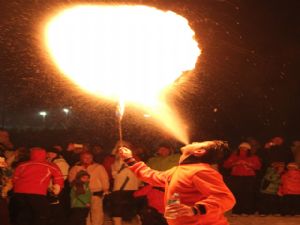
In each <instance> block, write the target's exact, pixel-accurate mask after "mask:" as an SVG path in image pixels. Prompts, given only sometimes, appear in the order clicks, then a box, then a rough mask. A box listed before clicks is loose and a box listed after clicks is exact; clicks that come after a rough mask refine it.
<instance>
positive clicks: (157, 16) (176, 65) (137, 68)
mask: <svg viewBox="0 0 300 225" xmlns="http://www.w3.org/2000/svg"><path fill="white" fill-rule="evenodd" d="M45 42H46V46H47V49H48V51H49V53H50V55H51V57H52V58H53V61H54V62H55V64H56V65H57V66H58V67H59V69H60V70H61V72H62V73H63V74H65V75H67V76H68V77H69V78H70V79H71V80H72V81H74V82H75V83H76V84H77V85H78V86H80V87H81V88H82V89H83V90H85V91H88V92H90V93H92V94H95V95H97V96H101V97H107V98H110V99H113V100H119V99H122V101H120V112H121V114H123V113H124V102H130V103H134V104H138V105H140V106H142V107H146V108H151V111H154V112H158V111H163V109H160V110H156V108H157V107H159V106H161V105H163V104H161V103H159V102H161V98H160V96H161V95H162V93H163V92H164V91H165V90H166V88H167V87H169V86H170V85H171V84H172V83H173V82H174V81H175V80H176V79H177V78H178V77H179V76H181V75H182V73H183V72H184V71H188V70H192V69H193V68H194V67H195V64H196V61H197V58H198V56H199V55H200V49H199V48H198V44H197V42H196V41H195V40H194V31H193V30H192V29H191V28H190V26H189V25H188V21H187V20H186V19H185V18H184V17H182V16H180V15H177V14H176V13H174V12H171V11H167V12H164V11H161V10H158V9H156V8H152V7H146V6H129V5H114V6H109V5H80V6H75V7H73V8H70V9H66V10H64V11H62V12H61V13H59V14H58V15H56V16H55V17H54V18H52V19H51V20H50V22H49V23H48V24H47V26H46V29H45ZM121 102H123V103H121ZM162 108H166V107H162ZM156 114H157V113H156ZM162 114H166V113H162ZM157 116H158V117H161V116H162V115H161V113H160V115H158V114H157ZM165 116H166V115H165ZM173 119H175V118H173ZM162 120H163V121H166V120H164V119H162ZM165 123H166V122H165ZM172 124H174V120H172V121H170V123H169V124H168V125H167V127H169V128H170V127H171V126H172ZM177 124H180V122H178V123H177ZM182 130H183V129H181V128H180V127H172V129H171V131H172V132H173V133H174V135H175V136H176V137H177V138H178V139H180V140H181V141H183V142H187V138H186V137H187V135H186V134H182ZM174 131H176V132H177V133H176V132H174ZM184 136H185V137H184Z"/></svg>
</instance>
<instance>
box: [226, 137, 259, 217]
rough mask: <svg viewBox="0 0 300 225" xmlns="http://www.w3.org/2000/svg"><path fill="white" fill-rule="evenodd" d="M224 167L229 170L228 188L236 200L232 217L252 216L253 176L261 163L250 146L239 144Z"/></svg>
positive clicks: (253, 202)
mask: <svg viewBox="0 0 300 225" xmlns="http://www.w3.org/2000/svg"><path fill="white" fill-rule="evenodd" d="M224 167H225V168H228V169H231V176H230V178H229V179H230V181H229V182H230V188H231V190H232V192H233V194H234V196H235V198H236V200H237V202H236V205H235V206H234V208H233V209H232V213H233V215H234V214H246V215H249V214H253V213H254V212H255V201H254V197H255V185H256V180H255V176H256V171H258V170H259V169H260V167H261V163H260V160H259V158H258V157H257V156H256V155H252V152H251V146H250V144H249V143H247V142H243V143H241V144H240V145H239V149H238V151H237V152H236V153H233V154H232V155H231V156H230V157H229V158H228V159H227V160H226V161H225V162H224Z"/></svg>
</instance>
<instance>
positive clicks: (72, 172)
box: [68, 166, 78, 183]
mask: <svg viewBox="0 0 300 225" xmlns="http://www.w3.org/2000/svg"><path fill="white" fill-rule="evenodd" d="M77 172H78V171H77V167H76V166H73V167H71V169H70V171H69V175H68V180H69V182H70V183H72V182H73V181H74V180H75V177H76V174H77Z"/></svg>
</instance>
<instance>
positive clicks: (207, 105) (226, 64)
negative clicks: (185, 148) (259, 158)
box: [0, 0, 300, 142]
mask: <svg viewBox="0 0 300 225" xmlns="http://www.w3.org/2000/svg"><path fill="white" fill-rule="evenodd" d="M0 2H1V3H0V4H1V5H0V21H1V22H0V31H1V33H0V127H2V128H6V129H9V130H11V131H12V133H13V134H15V138H16V140H19V141H20V140H21V139H22V138H20V133H22V132H23V133H22V134H23V135H24V134H25V133H24V130H26V133H27V135H28V134H30V132H34V131H33V130H35V129H44V128H46V129H47V132H49V130H52V131H53V132H54V130H55V132H56V134H55V135H56V136H57V138H58V139H57V141H62V140H66V139H68V138H71V137H73V138H74V137H75V136H76V137H77V138H80V137H81V138H82V137H83V136H84V138H82V141H85V140H87V139H89V138H90V139H93V140H94V141H99V142H106V141H107V140H111V141H115V140H116V139H117V137H118V136H117V135H118V133H117V123H116V119H115V103H112V102H108V101H107V100H104V99H96V98H94V97H93V96H90V95H88V94H86V93H83V92H81V91H79V90H78V88H76V87H75V86H74V85H73V84H71V83H70V82H69V81H67V80H66V79H65V78H64V77H63V76H61V74H59V72H58V71H57V70H56V68H54V67H53V66H51V64H50V63H49V60H47V58H46V57H45V52H44V49H43V48H42V46H41V40H40V37H41V35H40V31H41V26H42V23H43V21H44V20H45V19H46V18H48V17H49V16H51V15H52V14H53V13H54V12H55V11H56V10H59V9H61V8H64V7H68V6H70V5H73V4H76V3H99V2H116V3H119V2H121V3H143V4H146V5H150V6H155V7H157V8H160V9H163V10H172V11H175V12H177V13H179V14H181V15H183V16H184V17H186V18H187V19H188V20H189V21H190V25H191V26H192V28H193V29H194V30H195V32H196V39H197V40H198V42H199V45H200V47H201V50H202V55H201V56H200V58H199V62H198V64H197V67H196V69H195V71H194V72H193V74H192V75H189V77H188V78H186V80H187V82H185V83H183V84H180V83H179V84H177V86H176V88H174V90H176V91H174V92H173V93H170V101H171V102H172V104H173V105H174V108H175V109H176V110H178V111H179V112H180V114H181V116H182V118H184V120H185V121H187V124H188V126H189V127H190V136H191V139H192V140H199V139H206V138H226V139H229V140H232V141H239V140H241V139H243V138H245V137H248V136H253V137H256V138H259V139H260V140H265V139H267V138H269V137H271V136H274V135H283V136H285V137H286V138H288V139H290V140H292V139H295V138H299V137H300V119H299V117H300V107H299V103H300V79H299V75H300V69H299V62H300V44H299V42H300V20H299V15H297V14H298V13H299V9H300V1H298V0H161V1H158V0H152V1H151V0H144V1H142V0H139V1H71V0H69V1H66V0H47V1H42V0H41V1H39V0H35V1H30V0H26V1H24V0H10V1H4V0H1V1H0ZM63 107H69V108H70V109H71V112H70V114H69V116H68V117H67V116H66V115H65V114H63V113H62V111H61V110H62V108H63ZM40 110H46V111H48V112H49V113H50V114H49V116H47V117H46V120H45V122H43V121H42V118H41V117H40V116H39V115H38V112H39V111H40ZM152 120H153V119H151V118H150V119H145V118H144V117H143V112H140V111H139V109H135V108H133V107H129V108H128V109H127V111H126V116H125V118H124V124H123V125H124V132H125V137H126V138H127V139H134V140H139V142H143V140H146V139H147V138H149V137H150V136H152V137H154V136H160V135H162V133H161V129H160V128H159V127H158V126H156V125H155V124H154V122H153V121H152ZM29 130H30V131H29ZM44 132H46V131H44ZM66 133H68V135H67V136H66ZM17 134H19V135H17ZM31 134H32V133H31ZM55 135H54V136H55ZM64 135H65V136H64ZM23 139H24V138H23ZM36 139H37V138H36ZM28 140H31V139H30V138H29V137H27V141H28Z"/></svg>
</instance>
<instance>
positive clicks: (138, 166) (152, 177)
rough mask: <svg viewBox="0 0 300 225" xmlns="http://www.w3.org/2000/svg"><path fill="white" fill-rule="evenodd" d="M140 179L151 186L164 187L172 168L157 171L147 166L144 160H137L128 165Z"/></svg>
mask: <svg viewBox="0 0 300 225" xmlns="http://www.w3.org/2000/svg"><path fill="white" fill-rule="evenodd" d="M129 168H130V169H131V171H133V172H134V173H135V174H136V176H137V177H138V178H139V179H141V180H142V181H144V182H146V183H148V184H151V185H152V186H158V187H164V186H165V183H166V182H167V180H168V177H169V175H170V174H172V173H173V170H174V168H172V169H170V170H167V171H157V170H153V169H151V168H150V167H148V166H147V165H146V164H145V163H144V162H137V163H135V164H134V165H133V166H130V167H129Z"/></svg>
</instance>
